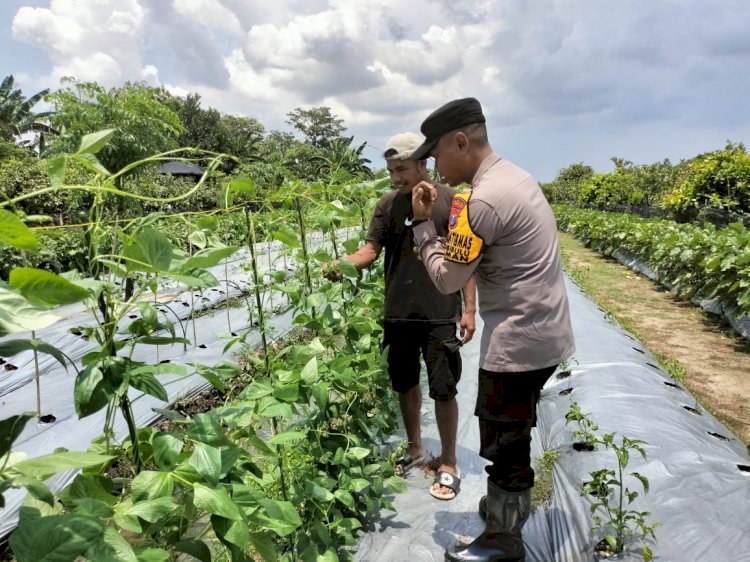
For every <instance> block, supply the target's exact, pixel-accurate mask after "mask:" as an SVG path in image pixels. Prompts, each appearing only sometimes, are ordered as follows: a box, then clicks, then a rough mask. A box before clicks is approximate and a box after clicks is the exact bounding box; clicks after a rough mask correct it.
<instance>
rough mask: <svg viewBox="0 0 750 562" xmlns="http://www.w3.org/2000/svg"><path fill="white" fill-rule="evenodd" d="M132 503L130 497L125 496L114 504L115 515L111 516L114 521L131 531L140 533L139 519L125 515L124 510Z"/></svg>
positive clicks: (141, 529)
mask: <svg viewBox="0 0 750 562" xmlns="http://www.w3.org/2000/svg"><path fill="white" fill-rule="evenodd" d="M131 505H133V499H132V498H126V499H124V500H123V501H121V502H120V503H119V504H117V505H116V506H115V516H114V517H113V520H114V522H115V523H116V524H117V525H118V526H119V527H121V528H122V529H125V530H126V531H130V532H131V533H142V532H143V528H142V527H141V522H140V520H139V519H138V518H137V517H135V516H133V515H127V514H126V512H127V510H128V509H130V506H131Z"/></svg>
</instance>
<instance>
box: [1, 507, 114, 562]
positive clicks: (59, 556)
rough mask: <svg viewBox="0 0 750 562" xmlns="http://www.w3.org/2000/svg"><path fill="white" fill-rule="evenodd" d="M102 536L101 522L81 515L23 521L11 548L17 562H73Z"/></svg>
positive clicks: (102, 526) (13, 535)
mask: <svg viewBox="0 0 750 562" xmlns="http://www.w3.org/2000/svg"><path fill="white" fill-rule="evenodd" d="M103 533H104V523H103V522H102V521H100V520H98V519H94V518H92V517H85V516H82V515H51V516H49V517H40V518H37V519H34V520H33V521H24V520H23V519H22V520H21V521H20V522H19V525H18V528H17V529H16V531H15V532H14V533H13V534H12V535H11V537H10V547H11V549H12V550H13V554H15V556H16V560H17V561H18V562H47V561H48V562H58V561H59V562H62V561H66V560H69V561H73V560H75V559H76V558H77V557H78V556H80V555H81V554H83V553H84V552H86V551H87V550H88V549H89V546H90V545H91V544H94V543H96V542H98V541H99V539H100V538H101V536H102V534H103Z"/></svg>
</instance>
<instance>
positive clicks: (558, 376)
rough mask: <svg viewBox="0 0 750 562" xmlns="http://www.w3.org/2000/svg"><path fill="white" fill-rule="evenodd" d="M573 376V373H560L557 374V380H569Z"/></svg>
mask: <svg viewBox="0 0 750 562" xmlns="http://www.w3.org/2000/svg"><path fill="white" fill-rule="evenodd" d="M572 374H573V373H571V372H570V371H560V372H559V373H557V378H558V379H567V378H568V377H569V376H570V375H572Z"/></svg>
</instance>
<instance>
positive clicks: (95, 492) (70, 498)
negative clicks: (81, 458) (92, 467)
mask: <svg viewBox="0 0 750 562" xmlns="http://www.w3.org/2000/svg"><path fill="white" fill-rule="evenodd" d="M113 492H114V486H113V485H112V481H111V480H109V479H108V478H104V477H102V476H84V475H83V474H79V475H78V476H76V477H75V479H74V480H73V482H72V484H70V485H69V486H68V487H66V488H65V489H63V490H62V491H61V492H60V493H59V496H60V500H61V501H62V502H63V503H66V504H72V503H75V501H76V500H78V499H82V498H90V499H95V500H100V501H102V502H105V503H107V504H109V505H113V504H114V503H115V502H116V501H117V498H116V497H115V496H114V495H112V494H113Z"/></svg>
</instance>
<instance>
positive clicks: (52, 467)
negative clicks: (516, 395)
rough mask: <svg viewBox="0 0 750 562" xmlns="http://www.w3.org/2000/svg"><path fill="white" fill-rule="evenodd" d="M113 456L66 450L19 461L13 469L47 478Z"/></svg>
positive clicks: (27, 474)
mask: <svg viewBox="0 0 750 562" xmlns="http://www.w3.org/2000/svg"><path fill="white" fill-rule="evenodd" d="M114 458H115V457H112V456H109V455H96V454H94V453H77V452H73V451H66V452H62V453H53V454H51V455H43V456H41V457H36V458H33V459H30V460H27V461H21V462H19V463H18V464H15V465H14V466H13V469H14V470H17V471H18V472H20V473H21V474H25V475H26V476H38V477H40V478H47V477H49V476H52V475H53V474H56V473H58V472H63V471H66V470H73V469H76V468H88V467H92V466H100V465H103V464H106V463H107V462H109V461H111V460H112V459H114Z"/></svg>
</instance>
